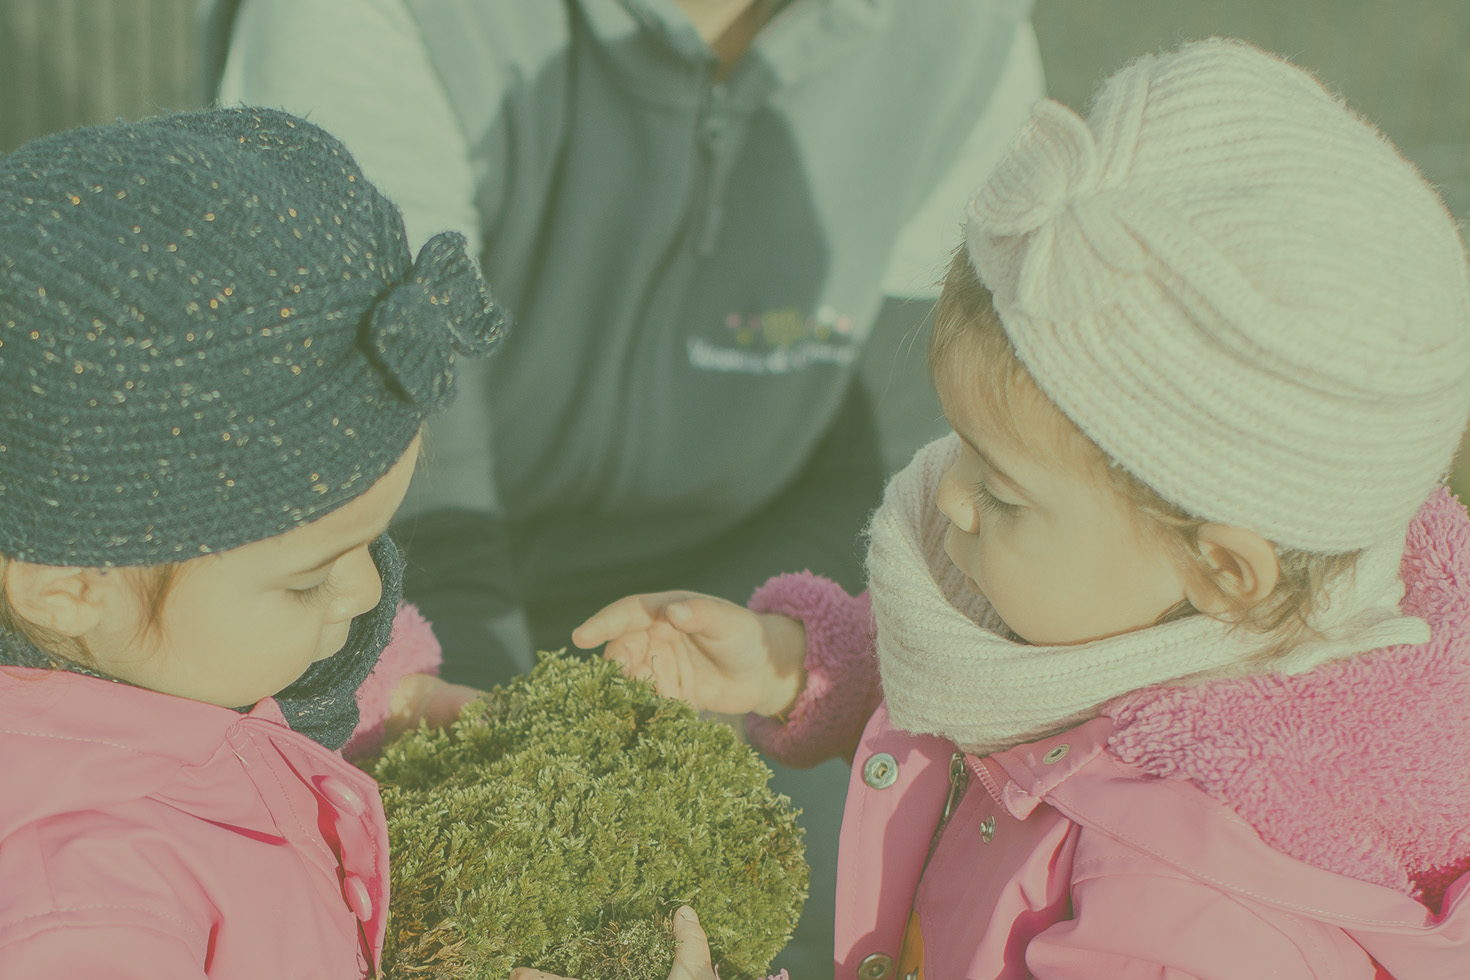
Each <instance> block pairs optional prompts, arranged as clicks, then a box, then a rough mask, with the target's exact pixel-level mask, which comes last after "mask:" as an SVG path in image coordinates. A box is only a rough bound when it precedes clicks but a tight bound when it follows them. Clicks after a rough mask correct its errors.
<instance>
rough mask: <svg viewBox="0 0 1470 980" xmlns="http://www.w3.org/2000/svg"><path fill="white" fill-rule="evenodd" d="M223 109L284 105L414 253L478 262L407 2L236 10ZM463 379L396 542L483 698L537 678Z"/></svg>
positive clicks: (475, 218)
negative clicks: (328, 136) (353, 174)
mask: <svg viewBox="0 0 1470 980" xmlns="http://www.w3.org/2000/svg"><path fill="white" fill-rule="evenodd" d="M349 10H350V13H348V11H349ZM327 38H330V39H331V41H330V43H327V42H326V41H325V40H324V39H327ZM485 97H486V98H487V99H492V100H493V99H495V98H496V94H495V93H493V92H487V93H485ZM219 100H220V102H221V103H223V104H234V103H237V102H244V103H247V104H252V105H267V106H279V107H281V108H284V109H286V110H287V111H290V112H294V113H296V114H297V115H300V116H303V117H305V118H307V119H308V120H310V121H311V122H314V123H316V124H317V125H319V126H321V127H322V128H323V129H326V130H327V131H328V132H330V133H332V134H333V135H334V136H336V137H337V138H339V139H340V140H342V142H343V143H344V144H346V146H347V148H348V149H349V150H350V151H351V152H352V154H353V156H354V157H355V158H356V159H357V162H358V165H359V166H360V167H361V168H362V172H363V175H364V176H365V177H367V178H368V179H369V180H371V181H372V182H373V183H374V184H375V185H376V186H377V187H378V188H379V189H380V190H381V191H383V193H384V194H386V195H387V196H388V197H389V198H391V199H392V200H393V201H394V202H396V203H397V204H398V206H399V208H400V209H401V210H402V212H403V220H404V225H405V227H406V229H407V234H408V240H409V245H410V247H411V248H413V249H415V250H416V249H417V248H418V247H419V246H420V245H421V244H422V243H423V242H424V241H425V240H426V239H428V238H429V237H430V236H432V235H434V234H436V233H438V232H440V231H444V230H447V229H453V230H457V231H460V232H463V233H464V235H465V237H466V238H467V239H468V240H469V249H470V253H471V254H472V255H478V254H480V251H481V249H482V245H483V241H482V237H481V228H482V221H481V217H482V216H481V215H480V214H479V213H478V211H477V209H476V205H475V180H474V174H473V170H472V165H471V161H470V150H469V147H468V145H467V143H466V141H465V138H464V134H463V131H462V129H461V127H460V125H459V122H458V120H457V118H456V116H455V114H454V112H453V110H452V109H451V107H450V103H449V100H448V98H447V96H446V95H445V92H444V89H443V86H442V85H441V83H440V80H439V76H438V74H437V72H436V69H435V68H434V65H433V64H432V62H431V61H430V58H429V54H428V52H427V50H426V48H425V47H424V44H423V40H422V38H421V36H420V34H419V32H418V29H417V27H416V26H415V24H414V21H413V19H412V17H411V16H410V15H409V13H408V11H407V10H406V8H405V7H404V5H403V3H402V0H353V2H352V3H351V4H349V5H344V4H342V3H341V0H241V2H240V4H239V9H238V11H237V12H236V14H235V17H234V21H233V25H232V30H231V36H230V42H229V46H228V54H227V57H226V60H225V64H224V69H223V74H222V76H221V80H220V86H219ZM491 288H492V289H493V288H494V284H493V283H492V284H491ZM458 373H459V384H458V393H457V396H456V404H455V406H454V407H453V408H452V409H451V412H450V414H449V415H448V416H446V417H445V418H443V419H440V420H437V421H436V422H435V424H434V425H433V427H432V428H431V431H430V434H429V440H428V444H427V452H426V453H425V464H424V466H423V469H422V471H421V472H420V473H419V475H418V477H417V478H416V479H415V481H414V487H413V489H411V490H410V492H409V498H408V500H407V501H406V502H405V505H404V509H403V512H402V513H403V515H404V517H403V519H401V520H400V522H399V524H398V525H397V526H396V527H395V536H397V537H398V538H399V540H400V543H401V544H402V545H403V546H404V548H405V550H406V552H407V553H408V559H409V570H408V573H407V576H406V578H405V588H406V590H407V593H408V596H409V598H410V599H412V600H413V601H414V602H415V603H416V604H417V605H418V606H419V608H420V609H421V610H422V611H423V613H424V615H425V616H426V617H427V618H428V619H429V621H430V622H431V623H433V625H434V631H435V633H436V635H437V636H438V637H439V640H440V642H441V643H442V644H443V647H444V667H443V674H444V676H445V678H446V679H448V680H451V681H455V682H459V683H465V684H470V685H473V686H476V687H489V686H490V685H492V684H493V683H496V682H498V681H500V680H503V679H504V678H505V677H507V676H509V675H510V674H512V673H515V672H517V671H518V670H521V669H528V668H529V667H530V665H531V654H532V651H531V639H530V633H529V630H528V629H527V627H526V620H525V616H524V613H523V612H522V611H521V608H520V598H519V594H518V591H517V589H516V587H515V584H514V577H513V574H512V571H511V564H510V560H509V554H508V552H507V550H506V543H505V539H504V535H503V533H502V527H503V522H502V520H501V512H502V508H501V505H500V500H499V497H498V495H497V493H496V488H495V475H494V463H493V451H492V446H493V436H492V432H491V420H490V412H489V407H488V401H487V397H486V395H487V393H486V391H485V375H484V367H483V365H482V364H461V366H460V370H459V372H458Z"/></svg>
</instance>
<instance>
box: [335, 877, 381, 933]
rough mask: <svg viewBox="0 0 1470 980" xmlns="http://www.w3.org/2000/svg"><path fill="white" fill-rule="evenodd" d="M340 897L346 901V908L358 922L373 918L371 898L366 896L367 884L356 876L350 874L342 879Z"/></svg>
mask: <svg viewBox="0 0 1470 980" xmlns="http://www.w3.org/2000/svg"><path fill="white" fill-rule="evenodd" d="M342 897H343V898H345V899H347V907H348V908H350V909H351V910H352V914H353V915H355V916H357V919H358V921H359V922H366V921H367V920H369V919H371V918H372V917H373V898H372V896H371V895H369V894H368V886H367V883H366V882H365V881H363V880H362V879H361V878H359V877H358V876H357V875H351V874H350V875H348V876H347V877H345V878H343V879H342Z"/></svg>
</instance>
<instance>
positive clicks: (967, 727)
mask: <svg viewBox="0 0 1470 980" xmlns="http://www.w3.org/2000/svg"><path fill="white" fill-rule="evenodd" d="M958 452H959V440H958V439H957V438H956V437H955V436H953V435H950V436H947V437H945V438H942V439H938V440H936V441H935V442H932V443H930V444H929V445H928V446H925V447H924V448H923V449H921V450H919V452H918V454H917V455H916V456H915V457H914V460H913V462H911V463H910V464H909V465H908V466H907V467H906V468H905V469H904V470H903V471H902V472H901V473H899V474H898V475H897V476H895V477H894V478H893V480H892V481H891V482H890V483H889V485H888V489H887V491H886V492H885V494H884V497H883V504H882V506H881V507H880V508H879V509H878V512H877V513H876V514H875V515H874V516H873V522H872V525H871V527H870V535H871V544H870V546H869V550H868V582H869V588H870V591H871V595H872V600H873V616H874V619H875V620H876V623H877V629H878V666H879V670H880V672H881V674H882V678H883V696H884V698H885V699H886V701H887V703H888V709H889V712H890V714H891V715H892V717H893V721H894V723H895V724H896V725H897V726H898V727H900V728H902V729H904V730H906V731H910V732H915V733H922V734H936V735H942V736H944V737H946V738H948V739H950V740H952V741H954V742H955V743H956V744H957V745H958V746H959V747H960V748H962V749H964V750H965V751H967V752H972V753H976V754H986V753H990V752H996V751H999V750H1002V749H1006V748H1010V747H1011V746H1014V745H1018V744H1020V743H1022V742H1028V741H1034V740H1036V739H1038V738H1043V737H1045V736H1047V735H1050V734H1055V733H1056V732H1060V731H1064V730H1066V729H1067V728H1070V727H1072V726H1074V725H1077V724H1079V723H1081V722H1083V721H1085V720H1087V719H1089V718H1091V717H1093V716H1095V715H1096V714H1097V712H1098V709H1099V707H1100V706H1101V705H1102V704H1104V703H1105V702H1107V701H1109V700H1111V699H1112V698H1115V697H1117V696H1119V695H1122V694H1126V693H1128V692H1129V691H1134V690H1138V689H1139V688H1143V687H1147V686H1149V685H1152V684H1160V683H1166V682H1181V683H1190V684H1194V683H1200V682H1202V681H1207V680H1215V679H1218V678H1223V677H1229V676H1238V675H1241V674H1244V673H1249V672H1251V668H1250V667H1249V666H1247V661H1248V660H1249V659H1250V658H1251V656H1252V655H1253V654H1256V653H1258V652H1260V651H1261V650H1262V649H1263V647H1264V646H1265V642H1264V641H1263V639H1262V637H1261V635H1260V634H1259V633H1256V632H1253V631H1251V630H1249V629H1245V628H1242V629H1236V630H1232V629H1230V628H1229V627H1228V626H1227V625H1226V624H1223V623H1221V622H1219V621H1218V620H1214V619H1210V618H1209V617H1207V616H1202V615H1195V616H1189V617H1186V618H1184V619H1178V620H1174V621H1173V622H1169V623H1164V624H1162V625H1159V626H1153V627H1150V628H1148V629H1143V630H1138V631H1136V632H1133V633H1125V634H1123V635H1121V636H1114V637H1109V638H1107V639H1104V640H1096V641H1093V642H1091V643H1081V644H1076V645H1073V646H1032V645H1029V644H1026V643H1024V642H1020V641H1017V640H1015V639H1012V638H1011V637H1010V634H1009V632H1008V631H1007V630H1006V628H1005V625H1004V623H1002V622H1001V621H1000V619H999V617H998V616H996V614H995V611H994V610H993V609H991V608H990V605H989V603H987V602H986V601H985V599H984V598H983V597H981V596H977V595H975V594H973V593H971V592H969V591H968V590H967V589H966V588H965V576H964V574H963V573H961V572H960V571H959V569H957V568H956V567H955V566H954V565H953V564H952V563H951V562H950V560H949V558H948V556H947V555H946V554H945V552H944V533H945V528H946V527H947V525H948V520H947V519H946V518H945V517H944V515H943V514H942V513H940V512H939V509H938V508H937V507H936V506H934V491H935V488H936V487H937V486H938V485H939V479H940V477H941V476H943V474H944V471H945V470H946V469H948V467H949V465H950V464H951V463H952V462H953V460H954V459H955V457H956V455H957V454H958ZM1403 547H1404V537H1403V535H1402V534H1400V535H1398V536H1397V537H1396V538H1395V539H1394V540H1392V541H1386V542H1384V543H1382V544H1379V545H1375V546H1374V547H1372V548H1369V549H1368V550H1367V551H1366V552H1365V553H1364V555H1363V557H1362V558H1361V559H1360V561H1359V562H1358V566H1357V571H1356V574H1355V575H1352V576H1344V577H1343V579H1342V580H1340V581H1339V582H1338V583H1336V586H1335V588H1334V589H1332V590H1330V591H1329V595H1328V601H1327V603H1326V604H1325V607H1324V608H1323V610H1322V614H1321V616H1319V617H1318V619H1317V620H1316V622H1314V624H1313V625H1314V626H1315V627H1316V629H1317V630H1318V632H1319V634H1320V636H1319V637H1318V638H1314V639H1311V640H1309V641H1307V642H1304V643H1302V644H1301V645H1299V646H1298V647H1296V648H1295V649H1293V650H1292V651H1291V652H1289V653H1288V654H1286V655H1284V656H1282V657H1280V658H1278V659H1276V660H1273V661H1272V671H1273V672H1274V673H1283V674H1298V673H1302V672H1304V671H1307V670H1310V669H1311V668H1313V667H1315V666H1317V665H1319V664H1322V663H1326V662H1327V661H1330V660H1337V659H1340V658H1342V657H1347V656H1351V655H1353V654H1356V653H1362V652H1364V651H1367V650H1372V649H1376V648H1378V647H1382V646H1391V645H1394V644H1400V643H1424V642H1426V641H1427V640H1428V639H1429V627H1428V626H1427V625H1425V623H1424V621H1423V620H1421V619H1418V618H1415V617H1410V616H1404V615H1402V614H1400V612H1399V600H1400V599H1402V598H1403V594H1404V586H1403V582H1402V580H1401V579H1400V578H1399V560H1400V558H1401V556H1402V554H1403ZM1255 669H1256V670H1259V669H1260V668H1259V666H1257V667H1256V668H1255Z"/></svg>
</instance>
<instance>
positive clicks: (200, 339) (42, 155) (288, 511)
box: [0, 108, 504, 566]
mask: <svg viewBox="0 0 1470 980" xmlns="http://www.w3.org/2000/svg"><path fill="white" fill-rule="evenodd" d="M503 323H504V318H503V317H502V315H501V314H500V311H499V309H498V308H497V307H496V306H495V304H494V303H493V302H492V301H491V299H490V296H489V293H488V290H487V289H486V286H485V284H484V281H483V280H482V279H481V278H480V274H479V268H478V265H477V263H476V262H475V260H474V259H473V258H472V257H470V256H469V255H467V254H466V253H465V249H464V239H463V236H461V235H458V234H457V233H446V234H443V235H440V236H438V237H436V238H434V239H432V240H430V241H429V242H428V243H427V244H426V245H425V246H424V247H423V249H422V250H421V251H420V253H419V255H418V257H417V259H416V260H415V258H414V257H413V256H412V255H411V254H410V253H409V250H408V246H407V244H406V242H405V239H404V232H403V222H402V219H401V217H400V216H399V213H398V209H397V208H396V207H395V206H394V205H393V204H392V203H391V202H390V201H388V200H387V199H386V198H384V197H383V196H382V195H381V194H379V193H378V191H377V190H376V189H375V188H373V187H372V185H371V184H369V183H368V182H367V181H366V180H364V179H363V178H362V176H361V172H360V171H359V170H358V168H357V165H356V163H355V162H354V161H353V159H352V157H351V155H350V154H349V153H348V152H347V150H346V148H345V147H343V146H342V144H341V143H340V142H338V141H337V140H336V139H334V138H333V137H331V136H329V135H328V134H326V133H325V132H323V131H322V130H321V129H319V128H318V127H316V126H314V125H312V124H310V123H307V122H305V121H304V120H301V119H297V118H295V117H293V116H291V115H289V114H287V113H284V112H279V111H273V110H267V109H255V108H234V109H209V110H203V111H199V112H191V113H179V114H174V115H169V116H161V117H158V118H155V119H150V120H145V121H143V122H138V123H119V124H115V125H110V126H99V127H91V128H88V129H80V130H75V131H70V132H65V133H58V134H55V135H53V136H48V137H44V138H42V139H39V140H36V141H34V142H32V143H29V144H27V145H26V146H24V147H22V148H20V149H19V150H17V151H15V152H14V153H12V154H10V155H8V156H5V157H4V158H0V554H3V555H5V556H7V557H10V558H16V559H23V560H26V561H31V562H36V563H41V564H50V565H72V566H78V565H98V566H101V565H137V564H157V563H160V562H168V561H183V560H186V559H189V558H192V557H196V556H198V555H201V554H207V553H211V552H219V551H223V550H226V549H229V548H233V547H236V546H238V545H242V544H246V543H249V542H252V541H257V540H261V539H263V538H267V537H272V536H274V535H276V534H279V533H282V532H285V531H288V530H290V529H292V528H294V527H297V526H299V525H302V524H305V523H308V522H310V521H313V520H315V519H317V518H319V517H321V516H323V515H325V514H327V513H329V512H331V511H333V510H335V509H336V508H338V507H340V506H342V505H343V504H345V503H347V502H348V501H350V500H352V499H354V498H355V497H357V496H358V495H359V494H361V493H362V492H363V491H365V490H366V489H367V488H368V487H370V486H371V485H372V484H373V483H374V482H375V481H376V480H377V479H378V477H380V476H382V475H383V473H385V472H386V471H387V469H388V468H389V467H390V466H392V465H393V463H394V462H396V461H397V460H398V459H399V458H400V457H401V456H402V454H403V452H404V450H405V449H406V448H407V446H408V445H409V443H410V442H411V441H412V439H413V437H414V435H415V434H416V433H417V432H418V431H419V429H420V427H421V426H422V424H423V422H424V420H425V419H426V418H427V417H428V416H429V415H431V414H432V413H433V412H435V411H436V410H438V409H439V408H441V407H443V406H444V404H445V403H446V402H447V400H448V398H449V396H450V390H451V385H452V381H453V371H454V361H455V357H456V356H457V355H460V354H481V353H485V352H487V351H488V350H489V349H490V348H491V347H493V345H494V344H495V342H496V341H497V340H498V338H499V336H500V333H501V331H502V329H503Z"/></svg>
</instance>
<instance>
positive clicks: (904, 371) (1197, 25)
mask: <svg viewBox="0 0 1470 980" xmlns="http://www.w3.org/2000/svg"><path fill="white" fill-rule="evenodd" d="M353 2H355V0H342V3H343V4H344V5H349V4H351V3H353ZM543 2H553V0H543ZM957 2H972V0H957ZM974 2H979V0H974ZM195 16H196V0H0V152H4V151H6V150H9V149H13V148H14V147H16V146H18V145H19V144H21V143H23V142H25V141H26V140H28V139H31V138H32V137H35V136H40V135H42V134H44V133H48V132H52V131H54V130H58V129H67V128H70V127H73V126H78V125H82V124H86V123H94V122H105V121H110V120H113V119H117V118H136V117H140V116H145V115H151V114H154V113H157V112H161V111H165V110H168V109H182V108H189V107H192V106H196V105H198V104H200V102H201V99H202V93H201V92H200V84H199V82H198V78H199V74H200V72H199V67H200V62H201V58H200V54H199V51H198V46H197V45H196V43H195V33H196V27H195ZM1032 20H1033V22H1034V24H1035V25H1036V32H1037V36H1038V37H1039V39H1040V42H1041V53H1042V60H1043V62H1044V63H1045V66H1046V73H1047V82H1048V86H1049V87H1050V90H1051V94H1052V95H1053V97H1055V98H1058V99H1060V100H1061V101H1063V102H1067V103H1069V104H1071V105H1073V106H1076V107H1077V108H1079V109H1081V108H1083V107H1084V106H1085V104H1086V101H1087V98H1088V95H1089V94H1090V92H1091V91H1092V89H1093V87H1094V86H1095V85H1096V84H1097V82H1099V81H1100V80H1101V79H1102V78H1103V76H1105V75H1106V74H1108V73H1109V72H1110V71H1112V70H1113V69H1114V68H1116V67H1118V66H1119V65H1121V64H1122V63H1123V62H1125V61H1127V60H1128V59H1129V58H1131V57H1133V56H1135V55H1138V54H1142V53H1144V52H1146V51H1151V50H1156V49H1158V48H1161V47H1169V46H1172V45H1174V44H1177V43H1179V42H1180V41H1183V40H1187V39H1190V38H1197V37H1204V36H1208V35H1210V34H1226V35H1232V36H1236V37H1243V38H1246V39H1248V40H1250V41H1254V42H1255V43H1257V44H1259V45H1261V46H1262V47H1265V48H1268V49H1270V50H1273V51H1277V52H1280V53H1282V54H1284V55H1286V56H1288V57H1289V58H1291V59H1292V60H1293V61H1295V62H1296V63H1297V64H1300V65H1302V66H1304V67H1306V68H1309V69H1311V70H1312V71H1313V72H1315V73H1316V74H1317V76H1318V77H1319V78H1321V79H1322V80H1323V81H1325V82H1326V83H1327V84H1328V85H1329V86H1331V87H1333V88H1335V89H1337V90H1338V91H1339V92H1341V93H1342V94H1343V95H1344V96H1346V97H1347V99H1348V100H1349V101H1350V102H1352V103H1353V104H1354V105H1355V106H1356V107H1357V108H1358V110H1359V111H1360V112H1362V113H1363V114H1364V115H1365V116H1367V117H1368V118H1369V119H1371V120H1373V121H1374V122H1376V123H1377V124H1378V125H1379V126H1380V127H1381V128H1382V129H1383V131H1384V132H1385V133H1387V134H1388V136H1389V137H1390V138H1392V139H1393V140H1394V141H1395V142H1396V143H1397V144H1398V145H1399V147H1400V148H1401V149H1402V150H1403V152H1404V153H1405V154H1406V155H1407V156H1408V157H1409V158H1410V159H1412V160H1413V161H1415V162H1416V163H1417V164H1418V165H1419V166H1420V168H1421V169H1423V171H1424V173H1425V174H1426V175H1427V176H1428V177H1429V179H1430V181H1432V182H1433V183H1434V184H1435V185H1436V186H1437V187H1438V188H1439V189H1440V192H1441V193H1442V194H1443V195H1444V198H1445V200H1446V202H1447V203H1448V204H1449V207H1450V210H1451V211H1452V212H1453V213H1454V215H1455V217H1456V218H1457V219H1458V220H1459V221H1460V224H1461V227H1462V229H1463V228H1466V226H1467V223H1470V0H1400V2H1397V3H1389V2H1387V0H1185V2H1181V0H1036V2H1035V7H1034V11H1033V16H1032ZM325 43H330V41H329V40H327V41H325ZM864 372H865V374H866V375H867V376H868V379H869V382H870V386H871V387H870V390H873V391H875V392H878V393H879V394H880V398H882V397H886V398H887V399H888V402H889V403H888V404H886V405H883V406H882V409H883V411H882V412H881V418H880V423H881V424H883V425H888V426H903V425H905V424H908V423H907V420H916V421H915V422H914V424H916V425H932V424H933V423H934V422H935V420H936V411H937V409H936V408H935V406H934V403H933V401H932V399H931V398H930V396H929V394H928V386H927V384H926V383H925V382H924V380H923V378H922V373H923V351H922V345H921V344H916V343H915V333H914V332H911V333H909V334H907V335H904V336H895V337H878V338H875V342H874V343H873V344H872V345H871V346H870V349H869V350H868V352H867V354H866V358H865V364H864ZM885 393H886V394H885ZM899 441H900V442H902V440H899ZM908 444H910V445H911V444H912V443H908ZM900 462H901V461H900ZM1454 484H1455V486H1456V489H1457V490H1458V491H1460V492H1461V493H1462V495H1464V494H1465V492H1466V491H1470V453H1466V452H1462V453H1461V462H1460V464H1459V465H1458V466H1457V467H1456V475H1455V479H1454Z"/></svg>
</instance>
